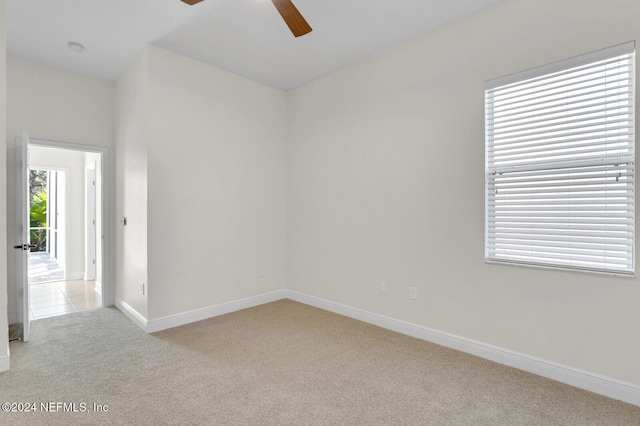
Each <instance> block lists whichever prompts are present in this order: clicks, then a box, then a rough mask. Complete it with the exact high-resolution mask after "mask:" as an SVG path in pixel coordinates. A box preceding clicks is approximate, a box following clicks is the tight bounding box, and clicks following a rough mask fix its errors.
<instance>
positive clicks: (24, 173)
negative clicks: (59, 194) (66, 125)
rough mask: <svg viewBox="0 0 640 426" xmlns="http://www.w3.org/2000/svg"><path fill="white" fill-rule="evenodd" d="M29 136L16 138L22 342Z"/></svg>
mask: <svg viewBox="0 0 640 426" xmlns="http://www.w3.org/2000/svg"><path fill="white" fill-rule="evenodd" d="M28 146H29V135H28V134H27V132H22V136H18V137H17V138H16V170H17V176H16V182H17V200H16V204H17V218H18V235H17V245H16V246H14V248H15V249H16V250H18V255H17V256H16V257H17V259H18V265H17V267H18V269H17V275H18V283H17V286H18V315H19V317H20V318H19V320H20V321H21V322H22V340H23V341H24V342H26V341H28V340H29V326H30V324H29V249H30V243H29V160H28Z"/></svg>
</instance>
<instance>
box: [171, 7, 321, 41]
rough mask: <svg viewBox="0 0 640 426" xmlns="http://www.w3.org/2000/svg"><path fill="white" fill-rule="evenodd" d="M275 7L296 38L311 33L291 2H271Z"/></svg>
mask: <svg viewBox="0 0 640 426" xmlns="http://www.w3.org/2000/svg"><path fill="white" fill-rule="evenodd" d="M201 1H203V0H182V2H184V3H186V4H188V5H191V6H193V5H194V4H197V3H200V2H201ZM271 2H272V3H273V5H274V6H275V7H276V9H278V12H280V15H281V16H282V19H284V22H285V23H286V24H287V26H288V27H289V29H290V30H291V32H292V33H293V35H294V36H295V37H300V36H303V35H305V34H308V33H310V32H311V31H312V30H311V26H310V25H309V24H308V23H307V21H306V20H305V19H304V17H303V16H302V14H301V13H300V12H299V11H298V9H297V8H296V7H295V5H294V4H293V3H292V2H291V0H271Z"/></svg>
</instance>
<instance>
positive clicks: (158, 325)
mask: <svg viewBox="0 0 640 426" xmlns="http://www.w3.org/2000/svg"><path fill="white" fill-rule="evenodd" d="M286 294H287V291H286V290H278V291H274V292H271V293H265V294H261V295H258V296H252V297H247V298H245V299H240V300H234V301H231V302H226V303H221V304H219V305H214V306H208V307H206V308H200V309H196V310H193V311H189V312H183V313H180V314H176V315H169V316H166V317H163V318H158V319H154V320H150V321H148V323H147V326H146V330H145V331H146V332H147V333H155V332H156V331H161V330H166V329H168V328H173V327H178V326H180V325H185V324H189V323H192V322H196V321H202V320H205V319H209V318H213V317H217V316H219V315H225V314H229V313H231V312H235V311H239V310H241V309H247V308H252V307H254V306H259V305H264V304H265V303H270V302H275V301H276V300H281V299H285V298H286ZM116 306H117V303H116Z"/></svg>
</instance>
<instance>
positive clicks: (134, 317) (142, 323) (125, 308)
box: [115, 296, 148, 333]
mask: <svg viewBox="0 0 640 426" xmlns="http://www.w3.org/2000/svg"><path fill="white" fill-rule="evenodd" d="M115 304H116V308H118V309H120V311H121V312H122V313H123V314H125V315H126V316H127V318H129V319H130V320H131V321H133V323H134V324H135V325H137V326H138V327H140V328H141V329H142V330H143V331H144V332H145V333H148V331H147V328H148V327H147V323H148V321H147V319H146V318H145V317H144V315H142V314H141V313H140V312H138V311H136V310H135V309H133V308H132V307H131V305H129V304H128V303H127V302H125V301H124V300H122V299H120V298H119V297H117V296H116V300H115Z"/></svg>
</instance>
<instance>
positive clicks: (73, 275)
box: [64, 272, 84, 281]
mask: <svg viewBox="0 0 640 426" xmlns="http://www.w3.org/2000/svg"><path fill="white" fill-rule="evenodd" d="M64 279H65V280H66V281H76V280H84V272H67V273H66V274H65V276H64Z"/></svg>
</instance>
